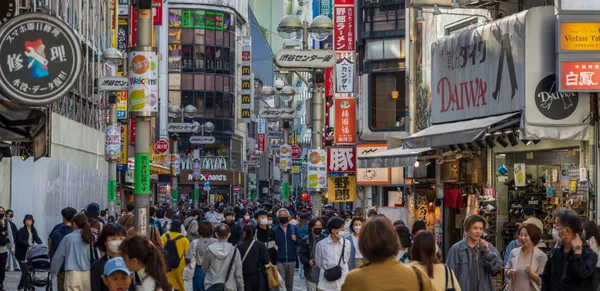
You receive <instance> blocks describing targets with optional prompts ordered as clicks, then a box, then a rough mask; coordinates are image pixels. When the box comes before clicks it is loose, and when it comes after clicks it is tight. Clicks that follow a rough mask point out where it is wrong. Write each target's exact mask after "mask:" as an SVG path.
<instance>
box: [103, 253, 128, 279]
mask: <svg viewBox="0 0 600 291" xmlns="http://www.w3.org/2000/svg"><path fill="white" fill-rule="evenodd" d="M117 271H121V272H125V273H126V274H127V275H132V274H133V273H132V272H131V271H129V269H127V266H125V261H124V260H123V258H119V257H117V258H112V259H110V260H108V262H106V264H105V265H104V274H103V275H102V277H108V276H110V275H112V273H114V272H117Z"/></svg>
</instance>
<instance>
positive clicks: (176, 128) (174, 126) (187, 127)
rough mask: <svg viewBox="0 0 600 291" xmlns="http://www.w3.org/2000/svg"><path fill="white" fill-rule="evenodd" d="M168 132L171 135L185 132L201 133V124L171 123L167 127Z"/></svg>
mask: <svg viewBox="0 0 600 291" xmlns="http://www.w3.org/2000/svg"><path fill="white" fill-rule="evenodd" d="M167 131H168V132H170V133H183V132H187V133H189V132H198V131H200V124H199V123H197V122H194V123H169V124H168V125H167Z"/></svg>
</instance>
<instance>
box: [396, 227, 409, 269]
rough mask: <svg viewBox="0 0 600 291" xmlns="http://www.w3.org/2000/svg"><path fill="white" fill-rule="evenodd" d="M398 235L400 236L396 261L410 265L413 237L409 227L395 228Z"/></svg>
mask: <svg viewBox="0 0 600 291" xmlns="http://www.w3.org/2000/svg"><path fill="white" fill-rule="evenodd" d="M395 230H396V234H397V235H398V242H399V243H398V254H396V259H398V261H400V262H402V263H405V264H410V262H411V260H410V247H411V246H412V236H411V235H410V230H408V227H406V226H401V225H398V226H396V227H395Z"/></svg>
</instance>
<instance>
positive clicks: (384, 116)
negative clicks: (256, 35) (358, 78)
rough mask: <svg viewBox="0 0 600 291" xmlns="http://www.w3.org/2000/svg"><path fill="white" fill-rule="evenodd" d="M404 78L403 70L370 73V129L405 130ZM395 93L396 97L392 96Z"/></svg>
mask: <svg viewBox="0 0 600 291" xmlns="http://www.w3.org/2000/svg"><path fill="white" fill-rule="evenodd" d="M405 78H406V73H405V71H399V72H392V73H374V74H372V75H371V96H370V108H371V110H370V112H369V115H370V116H369V120H370V124H369V125H370V128H371V130H373V131H379V130H405V129H404V128H405V119H406V98H405V90H404V88H405V83H404V82H405ZM396 93H397V94H398V95H397V98H393V97H392V96H395V95H392V94H396Z"/></svg>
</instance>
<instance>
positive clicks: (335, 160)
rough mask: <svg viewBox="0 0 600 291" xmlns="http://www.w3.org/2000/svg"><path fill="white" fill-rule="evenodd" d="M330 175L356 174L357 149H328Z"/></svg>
mask: <svg viewBox="0 0 600 291" xmlns="http://www.w3.org/2000/svg"><path fill="white" fill-rule="evenodd" d="M327 172H328V173H355V172H356V147H329V148H327Z"/></svg>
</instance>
